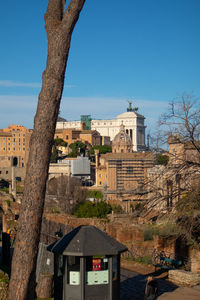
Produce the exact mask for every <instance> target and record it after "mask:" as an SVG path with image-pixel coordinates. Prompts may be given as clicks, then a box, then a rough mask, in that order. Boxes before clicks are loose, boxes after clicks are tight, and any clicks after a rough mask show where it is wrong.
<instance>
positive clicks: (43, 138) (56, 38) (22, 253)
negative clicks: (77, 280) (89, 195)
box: [8, 0, 85, 300]
mask: <svg viewBox="0 0 200 300" xmlns="http://www.w3.org/2000/svg"><path fill="white" fill-rule="evenodd" d="M84 2H85V0H71V1H70V4H69V6H68V8H67V9H66V10H65V9H64V8H65V0H49V4H48V7H47V12H46V14H45V27H46V32H47V39H48V57H47V65H46V70H45V71H44V73H43V78H42V89H41V92H40V95H39V99H38V107H37V112H36V115H35V119H34V131H33V134H32V136H31V141H30V154H29V161H28V164H27V173H26V179H25V188H24V195H23V200H22V204H21V212H20V218H19V229H18V232H17V237H16V241H15V250H14V256H13V260H12V273H11V280H10V284H9V297H8V299H9V300H32V299H34V291H35V267H36V259H37V252H38V243H39V236H40V229H41V221H42V214H43V207H44V198H45V190H46V180H47V176H48V167H49V160H50V155H51V147H52V141H53V137H54V132H55V126H56V120H57V116H58V111H59V106H60V99H61V96H62V91H63V85H64V77H65V69H66V63H67V58H68V53H69V48H70V41H71V35H72V32H73V29H74V26H75V24H76V22H77V20H78V18H79V14H80V11H81V9H82V7H83V5H84Z"/></svg>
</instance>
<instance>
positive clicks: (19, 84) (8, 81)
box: [0, 80, 41, 88]
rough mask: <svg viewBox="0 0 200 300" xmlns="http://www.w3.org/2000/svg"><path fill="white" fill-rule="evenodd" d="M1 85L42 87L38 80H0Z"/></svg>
mask: <svg viewBox="0 0 200 300" xmlns="http://www.w3.org/2000/svg"><path fill="white" fill-rule="evenodd" d="M0 86H3V87H30V88H40V87H41V83H38V82H17V81H12V80H0Z"/></svg>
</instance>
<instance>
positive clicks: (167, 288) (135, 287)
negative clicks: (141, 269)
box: [120, 269, 192, 300]
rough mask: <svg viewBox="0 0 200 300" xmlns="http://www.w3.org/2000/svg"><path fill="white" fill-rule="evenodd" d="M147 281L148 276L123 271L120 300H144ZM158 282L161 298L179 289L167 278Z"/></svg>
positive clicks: (159, 279)
mask: <svg viewBox="0 0 200 300" xmlns="http://www.w3.org/2000/svg"><path fill="white" fill-rule="evenodd" d="M146 279H147V275H140V274H137V273H135V272H132V271H128V270H125V269H121V285H120V300H143V299H144V291H145V286H146ZM157 280H158V294H159V296H160V295H162V294H163V293H166V292H172V291H174V290H175V289H176V288H177V286H176V285H174V284H173V283H171V282H169V281H167V280H166V277H164V278H158V279H157ZM177 300H178V299H177ZM191 300H192V299H191Z"/></svg>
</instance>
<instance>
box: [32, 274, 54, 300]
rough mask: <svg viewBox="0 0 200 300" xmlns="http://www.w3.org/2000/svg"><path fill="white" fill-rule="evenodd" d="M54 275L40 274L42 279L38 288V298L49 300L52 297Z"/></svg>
mask: <svg viewBox="0 0 200 300" xmlns="http://www.w3.org/2000/svg"><path fill="white" fill-rule="evenodd" d="M52 288H53V275H52V274H40V278H39V281H38V284H37V287H36V294H37V297H38V298H40V299H49V298H51V297H52V290H53V289H52Z"/></svg>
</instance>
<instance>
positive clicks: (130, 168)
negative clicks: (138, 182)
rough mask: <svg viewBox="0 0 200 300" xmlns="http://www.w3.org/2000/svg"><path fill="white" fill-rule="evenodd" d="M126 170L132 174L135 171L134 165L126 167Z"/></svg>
mask: <svg viewBox="0 0 200 300" xmlns="http://www.w3.org/2000/svg"><path fill="white" fill-rule="evenodd" d="M126 172H127V173H129V174H130V173H133V167H131V166H130V167H127V168H126Z"/></svg>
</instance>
